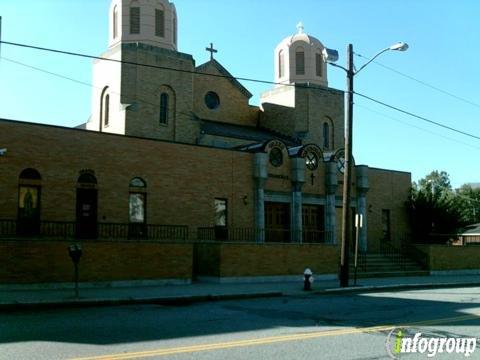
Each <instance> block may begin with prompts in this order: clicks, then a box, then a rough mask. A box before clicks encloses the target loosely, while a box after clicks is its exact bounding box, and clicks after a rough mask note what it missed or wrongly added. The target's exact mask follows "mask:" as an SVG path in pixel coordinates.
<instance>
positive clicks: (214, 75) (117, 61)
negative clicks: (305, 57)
mask: <svg viewBox="0 0 480 360" xmlns="http://www.w3.org/2000/svg"><path fill="white" fill-rule="evenodd" d="M0 44H6V45H11V46H18V47H23V48H29V49H34V50H40V51H47V52H53V53H58V54H64V55H71V56H78V57H84V58H89V59H96V60H104V61H110V62H115V63H122V64H127V65H134V66H143V67H148V68H155V69H160V70H167V71H176V72H182V73H189V74H194V75H202V76H212V77H219V78H227V79H233V80H237V81H248V82H254V83H261V84H270V85H286V86H293V87H298V88H302V87H304V88H311V89H315V90H320V91H327V92H328V91H330V90H331V89H332V88H328V89H327V88H322V87H310V86H309V85H308V84H295V83H294V84H284V83H279V82H275V81H268V80H260V79H253V78H246V77H235V76H228V75H223V74H211V73H198V72H197V71H194V70H186V69H177V68H170V67H167V66H159V65H152V64H144V63H137V62H133V61H126V60H118V59H110V58H105V57H100V56H94V55H88V54H82V53H76V52H71V51H64V50H58V49H51V48H45V47H40V46H34V45H28V44H21V43H16V42H9V41H3V40H2V41H0ZM32 68H34V67H32ZM45 72H48V71H45ZM65 78H67V77H65ZM70 80H71V79H70ZM76 82H80V81H76ZM80 83H81V82H80ZM333 90H336V91H342V90H339V89H333ZM353 93H354V94H355V95H358V96H360V97H363V98H365V99H368V100H370V101H372V102H375V103H377V104H379V105H382V106H385V107H387V108H390V109H392V110H395V111H397V112H400V113H403V114H406V115H409V116H412V117H414V118H417V119H419V120H422V121H425V122H428V123H430V124H433V125H436V126H439V127H442V128H444V129H447V130H450V131H453V132H456V133H459V134H462V135H464V136H468V137H471V138H474V139H476V140H480V136H477V135H474V134H471V133H468V132H466V131H463V130H459V129H456V128H453V127H451V126H448V125H445V124H442V123H440V122H437V121H434V120H431V119H428V118H426V117H423V116H420V115H417V114H415V113H413V112H411V111H407V110H404V109H401V108H399V107H397V106H393V105H390V104H387V103H385V102H383V101H380V100H377V99H374V98H372V97H370V96H367V95H364V94H362V93H359V92H356V91H354V92H353Z"/></svg>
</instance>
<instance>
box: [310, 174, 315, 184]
mask: <svg viewBox="0 0 480 360" xmlns="http://www.w3.org/2000/svg"><path fill="white" fill-rule="evenodd" d="M310 178H311V179H312V185H313V180H315V175H314V174H313V172H312V173H311V174H310Z"/></svg>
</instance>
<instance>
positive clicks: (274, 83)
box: [0, 41, 343, 92]
mask: <svg viewBox="0 0 480 360" xmlns="http://www.w3.org/2000/svg"><path fill="white" fill-rule="evenodd" d="M0 44H6V45H12V46H18V47H23V48H28V49H34V50H40V51H47V52H53V53H56V54H63V55H71V56H78V57H83V58H87V59H93V60H103V61H110V62H114V63H120V64H126V65H135V66H143V67H148V68H153V69H159V70H167V71H175V72H181V73H186V74H193V75H203V76H212V77H218V78H225V79H230V80H237V81H249V82H253V83H259V84H267V85H286V86H292V87H297V88H312V87H311V86H309V85H308V84H284V83H280V82H275V81H269V80H260V79H252V78H245V77H238V76H228V75H222V74H211V73H208V74H206V73H199V72H198V71H195V70H185V69H176V68H171V67H168V66H160V65H152V64H145V63H138V62H134V61H126V60H118V59H110V58H105V57H101V56H94V55H88V54H82V53H76V52H72V51H65V50H58V49H51V48H45V47H40V46H34V45H28V44H20V43H15V42H10V41H0ZM315 89H318V90H321V91H326V92H328V91H330V90H336V91H342V92H343V90H340V89H335V88H329V89H326V88H325V89H324V88H321V87H315Z"/></svg>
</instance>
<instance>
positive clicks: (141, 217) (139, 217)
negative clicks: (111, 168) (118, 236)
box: [128, 177, 147, 238]
mask: <svg viewBox="0 0 480 360" xmlns="http://www.w3.org/2000/svg"><path fill="white" fill-rule="evenodd" d="M129 188H130V191H129V197H128V222H129V227H128V235H129V238H145V237H147V226H146V222H147V221H146V219H147V217H146V210H147V209H146V204H147V184H146V183H145V181H144V180H143V179H142V178H139V177H134V178H133V179H132V180H130V187H129Z"/></svg>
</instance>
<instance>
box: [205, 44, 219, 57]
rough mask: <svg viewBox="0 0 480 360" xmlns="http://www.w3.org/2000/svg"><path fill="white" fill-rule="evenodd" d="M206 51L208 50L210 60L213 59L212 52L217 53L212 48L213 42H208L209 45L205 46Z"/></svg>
mask: <svg viewBox="0 0 480 360" xmlns="http://www.w3.org/2000/svg"><path fill="white" fill-rule="evenodd" d="M205 50H207V51H208V52H210V60H213V53H217V52H218V50H217V49H214V48H213V44H212V43H210V47H209V48H208V47H207V48H205Z"/></svg>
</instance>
